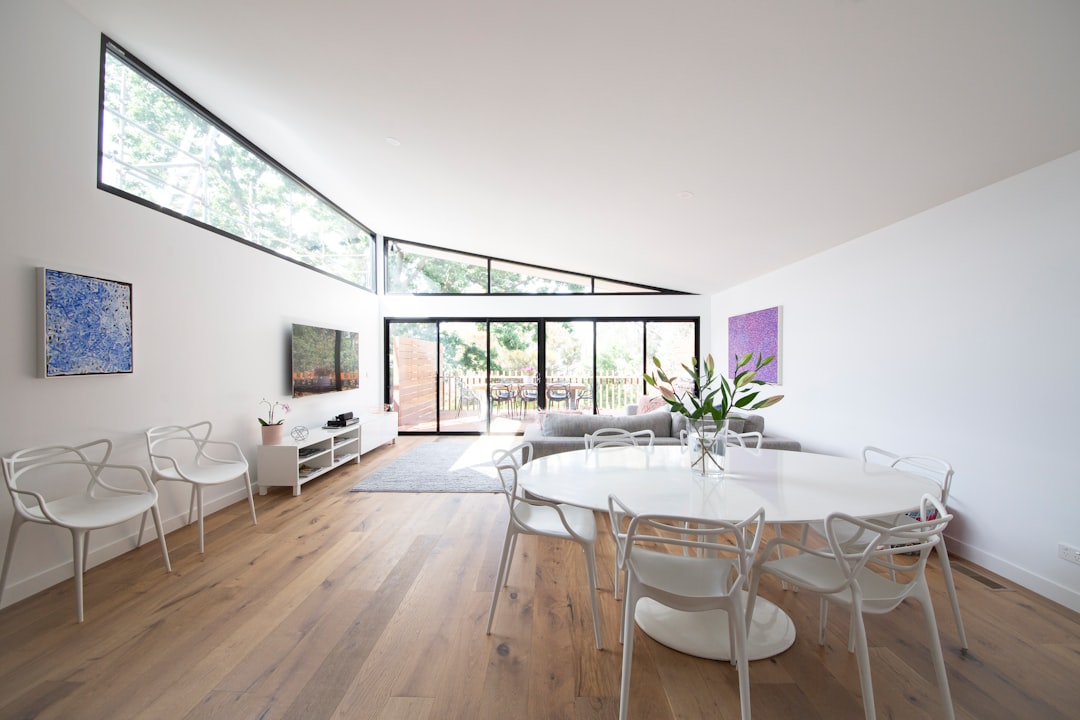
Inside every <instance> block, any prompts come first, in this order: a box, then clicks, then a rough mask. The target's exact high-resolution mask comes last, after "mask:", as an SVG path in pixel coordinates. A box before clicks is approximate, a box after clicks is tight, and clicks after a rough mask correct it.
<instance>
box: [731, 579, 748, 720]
mask: <svg viewBox="0 0 1080 720" xmlns="http://www.w3.org/2000/svg"><path fill="white" fill-rule="evenodd" d="M740 605H741V603H740V602H739V601H738V599H737V598H736V599H735V603H734V605H733V606H732V608H731V610H730V611H728V618H729V625H730V626H731V631H730V632H731V634H732V636H734V638H735V650H734V652H733V653H732V658H734V659H736V660H737V662H736V665H737V667H736V669H737V670H738V672H739V708H740V710H741V711H742V720H750V662H749V661H748V660H747V659H746V616H745V611H744V610H743V608H742V607H740Z"/></svg>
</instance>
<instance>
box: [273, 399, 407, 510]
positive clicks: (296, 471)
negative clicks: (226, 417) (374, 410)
mask: <svg viewBox="0 0 1080 720" xmlns="http://www.w3.org/2000/svg"><path fill="white" fill-rule="evenodd" d="M396 441H397V413H380V414H375V415H364V416H361V417H360V421H359V422H357V423H356V424H353V425H349V426H347V427H341V428H326V427H324V428H317V429H314V430H311V431H309V432H308V436H307V438H305V439H304V440H293V439H292V438H288V439H287V440H285V441H284V442H282V444H280V445H260V446H259V451H258V464H257V472H258V478H257V479H258V484H259V494H260V495H265V494H266V493H267V490H268V489H269V488H271V487H288V488H292V494H293V495H299V494H300V486H301V485H303V484H304V483H306V482H309V481H311V480H314V479H315V478H317V477H319V476H321V475H325V474H326V473H328V472H330V471H331V470H333V469H334V468H336V467H340V466H342V465H344V464H345V463H349V462H353V463H358V462H360V456H361V455H362V454H363V453H366V452H368V451H370V450H372V449H374V448H376V447H378V446H380V445H383V444H385V443H387V442H396Z"/></svg>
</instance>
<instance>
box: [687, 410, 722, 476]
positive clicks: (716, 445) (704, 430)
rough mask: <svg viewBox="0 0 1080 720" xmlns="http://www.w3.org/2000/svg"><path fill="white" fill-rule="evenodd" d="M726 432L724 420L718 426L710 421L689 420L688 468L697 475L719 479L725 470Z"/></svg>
mask: <svg viewBox="0 0 1080 720" xmlns="http://www.w3.org/2000/svg"><path fill="white" fill-rule="evenodd" d="M727 430H728V421H727V420H726V419H725V420H724V421H723V422H721V423H720V424H719V425H716V424H714V423H713V422H712V421H711V420H691V421H690V429H689V431H687V435H686V446H687V450H688V452H689V455H690V467H691V469H692V470H693V471H694V473H695V474H697V475H703V476H706V477H721V476H722V475H723V474H724V471H725V470H727V462H728V454H727Z"/></svg>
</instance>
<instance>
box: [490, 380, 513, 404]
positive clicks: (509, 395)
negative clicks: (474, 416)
mask: <svg viewBox="0 0 1080 720" xmlns="http://www.w3.org/2000/svg"><path fill="white" fill-rule="evenodd" d="M491 397H492V399H494V400H512V399H513V398H515V397H517V390H516V389H515V388H513V387H511V386H510V385H502V384H500V385H492V386H491Z"/></svg>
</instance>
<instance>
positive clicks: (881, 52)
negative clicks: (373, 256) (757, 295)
mask: <svg viewBox="0 0 1080 720" xmlns="http://www.w3.org/2000/svg"><path fill="white" fill-rule="evenodd" d="M67 2H68V4H69V5H70V6H71V7H73V8H75V9H76V10H77V11H78V12H80V13H81V14H83V15H84V16H85V17H87V18H88V19H89V20H91V21H92V22H93V23H94V24H95V25H96V26H98V27H99V28H100V29H101V31H102V32H103V33H105V34H106V35H109V36H110V37H111V38H112V39H114V40H115V41H117V42H118V43H120V44H121V45H122V46H124V47H125V48H126V49H127V50H128V51H129V52H131V53H133V54H135V55H136V56H137V57H139V58H140V59H141V60H143V61H144V62H146V63H147V64H149V65H150V66H151V67H153V68H154V69H155V70H157V71H158V72H159V73H161V74H162V75H164V76H165V77H166V78H168V79H169V80H171V81H172V82H173V83H174V84H176V85H178V86H179V87H180V88H181V89H183V90H184V91H185V92H187V93H188V94H189V95H191V96H192V97H193V98H194V99H196V100H197V101H198V102H200V103H201V104H203V105H204V106H206V107H207V108H208V109H210V110H211V111H212V112H214V113H215V114H216V115H218V116H219V117H220V118H222V119H223V120H225V121H226V122H227V123H229V124H230V125H232V126H233V127H234V128H235V129H237V130H238V131H240V132H241V133H242V134H244V135H245V136H246V137H248V138H249V139H250V140H252V141H253V142H255V143H256V144H257V145H259V146H260V147H262V148H263V149H264V150H266V151H267V152H268V153H270V154H271V155H272V156H274V157H275V158H277V159H278V160H279V161H281V162H282V163H283V164H284V165H286V166H287V167H288V168H290V169H291V170H293V171H294V172H295V173H297V174H298V175H300V176H301V177H302V178H304V179H305V180H306V181H307V182H309V183H310V184H311V185H313V186H314V187H315V188H317V189H318V190H319V191H321V192H322V193H323V194H325V195H326V196H327V197H329V198H330V199H331V200H333V201H334V202H335V203H337V204H338V205H340V206H341V207H342V208H344V209H345V210H346V211H348V212H349V213H351V214H352V215H353V216H354V217H356V218H357V219H359V220H360V221H361V222H363V223H365V224H366V225H368V226H369V227H370V228H371V229H373V230H375V231H376V232H379V233H381V234H384V235H387V236H391V237H397V238H402V239H406V240H412V241H415V242H421V243H428V244H433V245H442V246H446V247H451V248H456V249H461V250H467V251H471V252H476V253H481V254H488V255H494V256H498V257H506V258H509V259H512V260H519V261H524V262H531V263H536V264H540V265H549V266H553V267H559V268H563V269H567V270H574V271H579V272H584V273H590V274H596V275H601V276H605V277H610V278H614V279H619V280H627V281H632V282H638V283H644V284H647V285H655V286H661V287H669V288H672V289H677V290H686V291H692V292H702V293H707V292H714V291H718V290H721V289H724V288H726V287H730V286H732V285H735V284H738V283H740V282H743V281H746V280H748V279H751V278H753V277H756V276H758V275H761V274H763V273H767V272H769V271H770V270H772V269H775V268H777V267H781V266H783V265H786V264H788V263H791V262H794V261H796V260H799V259H801V258H804V257H807V256H809V255H813V254H815V253H818V252H821V251H823V250H825V249H827V248H830V247H832V246H835V245H838V244H840V243H844V242H846V241H848V240H851V239H853V238H856V237H859V236H861V235H864V234H866V233H868V232H870V231H873V230H876V229H878V228H881V227H884V226H886V225H889V224H891V223H893V222H896V221H897V220H900V219H902V218H905V217H908V216H911V215H913V214H916V213H918V212H921V211H923V210H926V209H928V208H931V207H933V206H935V205H939V204H941V203H943V202H946V201H948V200H950V199H953V198H955V197H958V196H960V195H963V194H965V193H968V192H971V191H973V190H976V189H978V188H981V187H985V186H986V185H989V184H991V183H993V182H996V181H998V180H1001V179H1003V178H1005V177H1008V176H1010V175H1013V174H1016V173H1018V172H1021V171H1023V170H1026V169H1029V168H1031V167H1034V166H1036V165H1039V164H1041V163H1044V162H1047V161H1049V160H1052V159H1054V158H1057V157H1060V156H1062V155H1065V154H1067V153H1070V152H1073V151H1076V150H1080V80H1078V74H1080V3H1078V2H1075V1H1073V0H1058V1H1050V0H1022V1H1021V0H998V1H994V0H687V1H680V0H667V1H661V0H573V1H570V0H548V1H547V2H523V1H522V0H501V1H500V0H487V1H486V2H484V1H482V0H457V1H456V2H441V1H438V0H426V1H422V2H411V1H410V0H351V1H350V0H304V1H303V2H300V1H298V0H184V2H175V1H172V2H161V1H160V0H152V1H151V0H67ZM387 138H393V139H395V140H396V141H397V142H398V143H399V144H397V145H392V144H390V143H389V142H387Z"/></svg>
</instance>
